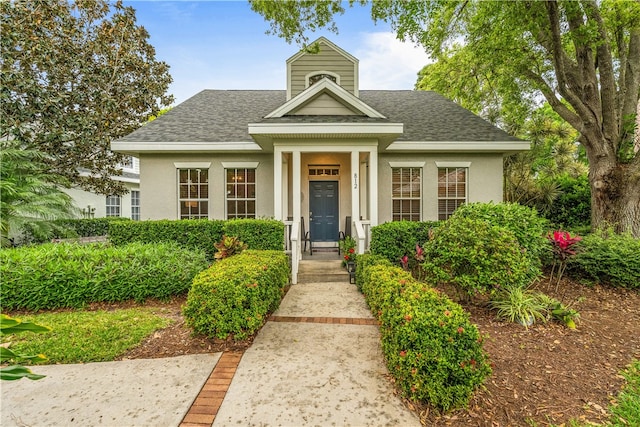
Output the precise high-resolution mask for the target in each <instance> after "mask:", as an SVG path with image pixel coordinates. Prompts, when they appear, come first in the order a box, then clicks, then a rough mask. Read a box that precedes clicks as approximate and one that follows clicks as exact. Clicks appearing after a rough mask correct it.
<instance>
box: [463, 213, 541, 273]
mask: <svg viewBox="0 0 640 427" xmlns="http://www.w3.org/2000/svg"><path fill="white" fill-rule="evenodd" d="M451 218H470V219H476V220H484V221H487V222H488V223H489V224H491V225H495V226H499V227H503V228H506V229H508V230H509V231H511V232H512V233H513V234H514V235H515V237H516V239H518V243H520V246H522V247H523V248H525V250H526V252H527V254H528V255H529V256H530V257H531V261H532V263H533V265H534V266H535V267H536V268H539V267H540V265H541V262H540V260H541V258H542V257H543V256H544V254H545V253H546V252H548V250H549V244H548V243H547V240H546V238H545V231H546V229H547V228H548V227H547V224H548V222H547V220H546V219H544V218H541V217H540V216H539V215H538V211H536V210H535V209H533V208H530V207H528V206H522V205H519V204H518V203H497V204H496V203H468V204H465V205H462V206H460V207H459V208H458V209H456V211H455V212H454V213H453V215H452V216H451ZM451 218H450V219H451Z"/></svg>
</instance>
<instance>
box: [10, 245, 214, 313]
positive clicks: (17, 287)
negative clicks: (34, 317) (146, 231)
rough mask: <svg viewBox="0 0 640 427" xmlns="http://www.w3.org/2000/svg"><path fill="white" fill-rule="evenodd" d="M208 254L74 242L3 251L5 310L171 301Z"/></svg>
mask: <svg viewBox="0 0 640 427" xmlns="http://www.w3.org/2000/svg"><path fill="white" fill-rule="evenodd" d="M206 267H207V261H206V258H205V256H204V253H202V252H199V251H194V250H189V249H185V248H181V247H179V246H177V245H176V244H168V243H162V244H154V245H146V244H141V243H135V244H130V245H126V246H122V247H113V246H110V245H105V244H89V245H80V244H72V243H58V244H51V243H49V244H44V245H39V246H25V247H21V248H17V249H7V250H2V251H0V273H1V276H2V289H1V291H0V295H1V304H2V309H3V310H23V309H24V310H43V309H55V308H63V307H73V308H81V307H83V306H85V305H86V304H88V303H92V302H116V301H127V300H135V301H138V302H141V301H144V300H145V299H147V298H159V299H168V298H169V297H171V296H173V295H180V294H184V293H186V292H187V291H188V290H189V285H190V284H191V280H192V279H193V277H194V276H195V275H196V274H197V273H198V272H200V271H202V270H203V269H205V268H206Z"/></svg>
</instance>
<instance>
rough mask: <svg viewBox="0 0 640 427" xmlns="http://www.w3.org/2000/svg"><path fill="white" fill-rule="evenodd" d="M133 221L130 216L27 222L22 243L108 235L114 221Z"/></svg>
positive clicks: (22, 235)
mask: <svg viewBox="0 0 640 427" xmlns="http://www.w3.org/2000/svg"><path fill="white" fill-rule="evenodd" d="M120 221H124V222H131V220H130V219H129V218H121V217H109V218H83V219H56V220H52V221H36V222H34V223H26V224H24V226H23V227H22V229H21V237H20V239H21V240H22V243H46V242H50V241H51V240H52V239H71V238H76V237H93V236H106V235H107V234H109V224H111V223H112V222H120Z"/></svg>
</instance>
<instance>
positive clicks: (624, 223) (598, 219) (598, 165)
mask: <svg viewBox="0 0 640 427" xmlns="http://www.w3.org/2000/svg"><path fill="white" fill-rule="evenodd" d="M589 163H590V168H589V183H590V185H591V227H592V229H593V230H596V229H604V228H607V227H613V228H614V230H615V231H616V232H618V233H622V232H629V233H631V234H632V235H633V236H634V237H636V238H640V170H639V168H638V167H637V164H635V165H634V164H619V163H617V162H615V161H613V162H612V161H611V159H607V158H600V159H591V158H590V159H589Z"/></svg>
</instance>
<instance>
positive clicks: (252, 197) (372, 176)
mask: <svg viewBox="0 0 640 427" xmlns="http://www.w3.org/2000/svg"><path fill="white" fill-rule="evenodd" d="M317 43H318V45H319V48H320V50H319V53H315V54H311V53H307V52H304V51H302V52H299V53H297V54H296V55H294V56H292V57H291V58H289V59H288V60H287V63H286V65H287V89H286V90H284V91H274V90H264V91H261V90H242V91H233V90H224V91H220V90H205V91H202V92H200V93H198V94H196V95H195V96H193V97H192V98H190V99H189V100H187V101H185V102H184V103H182V104H180V105H178V106H176V107H175V108H173V109H172V110H171V111H170V112H168V113H167V114H165V115H163V116H161V117H159V118H158V119H156V120H154V121H153V122H150V123H148V124H146V125H145V126H144V127H142V128H140V129H138V130H137V131H135V132H133V133H131V134H130V135H128V136H127V137H125V138H123V139H121V140H119V141H115V142H113V143H112V149H113V150H114V151H119V152H124V153H128V154H131V155H135V156H137V157H139V159H140V189H141V191H142V192H143V193H144V194H145V197H144V200H143V201H142V204H141V211H140V215H141V218H142V219H180V218H209V219H227V218H246V217H248V218H258V217H273V218H276V219H281V220H283V221H290V224H291V225H292V230H293V233H292V241H293V243H294V245H295V244H296V243H297V242H299V241H300V238H301V237H303V236H304V235H305V233H306V232H307V231H308V232H309V233H310V235H311V236H312V237H311V238H312V240H313V241H314V243H315V244H316V245H323V244H326V245H331V244H335V241H337V239H338V235H339V233H340V232H341V231H344V230H345V228H346V224H347V222H350V223H351V225H352V227H351V229H352V234H353V235H354V237H356V238H357V239H358V242H359V250H360V251H362V250H364V248H365V247H366V245H367V236H368V228H369V227H371V226H374V225H376V224H379V223H383V222H387V221H398V220H411V221H420V220H437V219H446V218H447V217H448V216H449V215H450V214H451V213H452V212H453V211H454V210H455V208H456V207H457V206H459V205H460V204H462V203H465V202H480V201H484V202H487V201H494V202H499V201H502V182H503V181H502V179H503V178H502V177H503V169H502V168H503V166H502V159H503V156H504V155H505V154H509V153H513V152H517V151H522V150H526V149H528V148H529V144H528V143H527V142H526V141H521V140H519V139H517V138H514V137H512V136H510V135H508V134H506V133H505V132H503V131H501V130H500V129H498V128H496V127H494V126H492V125H491V124H489V123H488V122H486V121H484V120H482V119H481V118H479V117H477V116H475V115H474V114H472V113H471V112H469V111H467V110H465V109H463V108H461V107H460V106H458V105H456V104H455V103H453V102H451V101H449V100H447V99H445V98H443V97H442V96H440V95H438V94H436V93H434V92H428V91H389V90H381V91H376V90H367V91H364V90H359V82H358V60H357V59H356V58H354V57H353V56H351V55H350V54H348V53H347V52H345V51H343V50H342V49H341V48H339V47H338V46H336V45H334V44H333V43H331V42H330V41H329V40H327V39H325V38H320V39H319V40H318V41H317Z"/></svg>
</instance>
